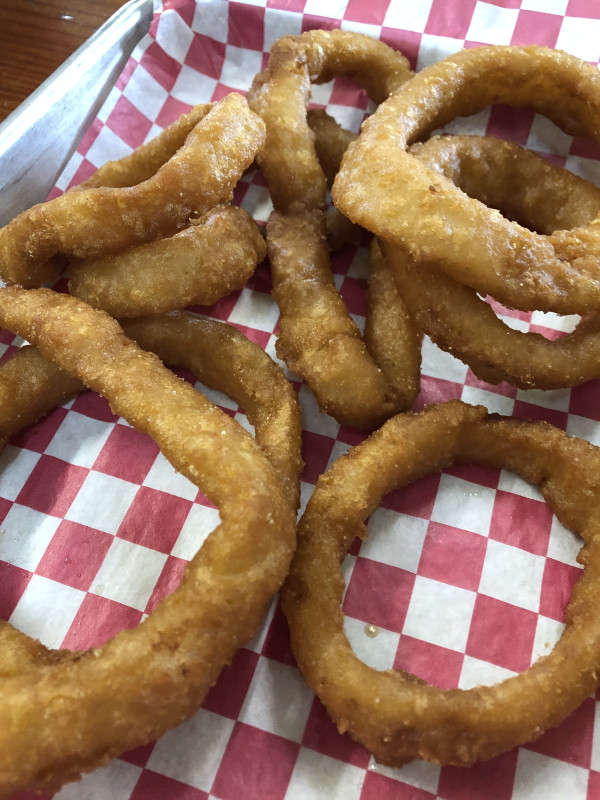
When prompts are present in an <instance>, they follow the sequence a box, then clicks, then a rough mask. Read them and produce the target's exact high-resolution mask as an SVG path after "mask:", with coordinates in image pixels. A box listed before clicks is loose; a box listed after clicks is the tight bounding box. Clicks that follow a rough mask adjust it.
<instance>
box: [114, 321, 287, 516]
mask: <svg viewBox="0 0 600 800" xmlns="http://www.w3.org/2000/svg"><path fill="white" fill-rule="evenodd" d="M123 327H124V330H125V333H126V334H127V335H128V336H129V337H130V338H131V339H133V340H134V341H136V342H137V343H138V344H139V345H140V347H142V348H143V349H144V350H151V351H152V352H153V353H156V354H157V355H158V356H159V358H160V359H161V360H162V361H163V362H164V363H165V364H168V365H169V366H177V367H185V368H186V369H189V370H190V372H192V373H193V374H194V375H195V376H196V378H197V379H198V380H199V381H200V382H201V383H204V384H206V385H207V386H209V387H210V388H211V389H218V390H219V391H221V392H224V393H225V394H226V395H228V396H229V397H231V398H233V399H234V400H235V401H236V403H237V404H238V405H239V406H241V407H242V408H243V409H244V411H245V412H246V416H247V417H248V420H249V422H250V424H251V425H253V426H254V431H255V435H256V441H257V442H258V444H259V445H260V448H261V450H262V451H263V453H264V454H265V455H266V456H267V458H268V459H269V461H270V462H271V464H272V466H273V467H274V469H275V471H276V473H277V475H278V476H279V479H280V481H281V484H282V491H283V493H284V495H285V496H286V497H287V498H288V499H289V502H290V504H291V505H292V506H293V507H294V508H297V507H298V505H299V502H300V480H299V478H300V472H301V470H302V466H303V462H302V458H301V456H300V444H301V441H300V437H301V433H302V421H301V419H300V406H299V405H298V400H297V397H296V392H295V391H294V388H293V386H292V384H291V383H290V382H289V381H288V380H287V379H286V377H285V375H284V374H283V372H282V370H281V369H280V368H279V367H278V366H277V364H276V363H275V362H274V361H273V360H272V359H271V358H269V356H268V355H267V354H266V353H265V352H264V350H262V349H261V348H260V347H259V346H258V345H257V344H254V342H251V341H250V340H249V339H248V338H246V336H244V334H243V333H241V332H240V331H238V330H237V329H236V328H234V327H233V326H232V325H227V324H225V323H224V322H216V321H215V320H208V319H199V318H197V317H193V316H191V315H190V314H187V313H186V312H184V311H174V312H173V313H171V314H165V315H161V316H157V317H147V318H145V319H136V320H131V321H127V322H124V323H123Z"/></svg>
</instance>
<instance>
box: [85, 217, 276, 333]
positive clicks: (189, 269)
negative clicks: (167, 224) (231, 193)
mask: <svg viewBox="0 0 600 800" xmlns="http://www.w3.org/2000/svg"><path fill="white" fill-rule="evenodd" d="M265 255H266V246H265V242H264V239H263V237H262V236H261V235H260V232H259V230H258V227H257V226H256V223H255V222H254V220H253V219H252V217H251V216H250V215H249V214H248V213H247V212H246V211H244V210H243V209H241V208H238V207H236V206H229V205H220V206H217V207H216V208H213V209H211V210H210V211H208V212H207V213H206V214H204V216H202V217H200V219H197V220H192V224H191V225H190V226H189V227H188V228H185V230H183V231H180V233H177V234H175V235H174V236H171V237H170V238H168V239H160V240H159V241H157V242H149V243H147V244H142V245H138V246H137V247H132V248H130V249H129V250H125V251H124V252H123V253H117V254H116V255H111V256H105V257H104V258H100V259H97V260H86V261H83V262H81V263H79V264H73V265H71V268H70V271H71V277H70V279H69V291H70V293H71V294H73V295H75V296H76V297H79V298H81V299H82V300H85V301H86V303H89V304H90V305H92V306H94V308H101V309H102V310H104V311H108V313H109V314H111V315H112V316H113V317H119V318H120V317H123V318H125V317H139V316H145V315H148V314H160V313H164V312H167V311H173V310H175V309H178V308H183V307H184V306H189V305H203V306H210V305H212V304H213V303H215V302H216V301H217V300H219V299H220V298H221V297H224V296H225V295H227V294H231V292H233V291H235V290H236V289H241V288H242V287H243V286H244V284H245V283H246V281H247V280H248V278H249V277H250V276H251V275H252V273H253V272H254V270H255V269H256V265H257V263H260V262H261V261H262V260H263V259H264V257H265Z"/></svg>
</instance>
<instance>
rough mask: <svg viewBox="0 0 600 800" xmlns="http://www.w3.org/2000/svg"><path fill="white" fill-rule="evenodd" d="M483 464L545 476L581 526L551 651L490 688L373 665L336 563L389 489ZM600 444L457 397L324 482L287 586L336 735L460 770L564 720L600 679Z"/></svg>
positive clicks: (297, 646)
mask: <svg viewBox="0 0 600 800" xmlns="http://www.w3.org/2000/svg"><path fill="white" fill-rule="evenodd" d="M453 463H480V464H483V465H486V466H492V467H496V468H498V467H500V468H504V469H509V470H512V471H514V472H516V473H518V474H519V475H520V476H521V477H522V478H524V479H525V480H526V481H529V482H530V483H533V484H538V485H539V486H540V488H541V491H542V493H543V494H544V497H545V499H546V501H547V502H548V503H549V505H550V506H551V508H552V509H553V511H554V512H555V513H556V514H557V516H558V517H559V519H560V520H561V521H562V522H563V523H564V524H565V525H567V526H568V527H569V528H571V529H573V530H575V531H577V532H580V533H581V536H582V538H583V541H584V546H583V550H582V552H581V553H580V556H579V560H580V561H581V562H582V563H583V564H584V567H585V568H584V571H583V573H582V575H581V578H580V579H579V581H578V583H577V584H576V586H575V588H574V590H573V592H572V595H571V600H570V603H569V606H568V608H567V610H566V613H565V623H566V627H565V630H564V632H563V634H562V637H561V638H560V640H559V641H558V643H557V644H556V645H555V647H554V649H553V651H552V652H551V653H550V654H549V655H547V656H545V657H543V658H540V659H539V660H538V661H537V662H535V663H534V664H533V665H532V666H531V667H530V668H529V669H528V670H526V671H525V672H524V673H522V674H520V675H517V676H515V677H512V678H509V679H508V680H505V681H503V682H502V683H499V684H497V685H494V686H478V687H476V688H473V689H469V690H461V689H451V690H443V689H439V688H437V687H435V686H431V685H419V684H417V683H416V682H414V680H411V679H410V676H406V675H403V674H401V673H399V672H395V671H394V670H386V671H383V672H379V671H376V670H374V669H372V668H371V667H368V666H366V665H365V664H364V663H363V662H361V661H360V660H359V659H358V658H357V657H356V656H355V655H354V653H353V652H352V649H351V647H350V643H349V642H348V640H347V638H346V636H345V634H344V631H343V614H342V609H341V601H342V596H343V592H344V579H343V577H342V574H341V572H340V562H341V560H342V559H343V557H344V554H345V553H346V552H347V550H348V548H349V547H350V545H351V544H352V542H353V541H354V538H355V537H356V536H360V537H364V536H365V533H366V531H365V525H364V520H365V519H366V517H368V516H369V514H371V513H372V512H373V511H374V510H375V509H376V508H377V506H378V504H379V501H380V499H381V497H382V495H384V494H386V493H387V492H389V491H391V490H392V489H394V488H396V487H401V486H406V485H407V484H409V483H410V482H412V481H414V480H416V479H418V478H420V477H422V476H424V475H427V474H430V473H432V472H436V471H438V470H440V469H443V468H445V467H448V466H450V465H452V464H453ZM599 474H600V449H599V448H597V447H594V446H592V445H591V444H589V442H586V441H583V440H580V439H575V438H569V437H567V436H566V435H565V434H564V433H563V432H562V431H560V430H558V429H556V428H554V427H553V426H551V425H549V424H547V423H545V422H528V421H525V420H517V419H510V418H502V417H496V416H488V415H487V412H486V409H485V408H483V407H482V406H479V407H473V406H468V405H465V404H464V403H461V402H458V401H452V402H450V403H445V404H442V405H437V406H435V405H433V406H429V407H428V408H427V409H426V410H425V411H424V412H422V413H421V414H410V413H409V414H401V415H398V416H396V417H394V418H393V419H391V420H389V422H387V423H386V424H385V425H384V426H383V427H382V428H381V429H380V430H378V431H377V432H376V433H374V434H373V435H372V436H371V437H370V438H369V439H367V440H366V441H365V442H363V443H362V444H360V445H358V446H357V447H355V448H353V449H352V450H351V451H349V453H348V454H346V455H344V456H342V457H341V458H340V459H338V461H336V462H335V464H334V465H333V467H332V468H331V469H330V470H329V472H327V473H326V474H325V475H322V476H321V477H320V478H319V481H318V483H317V487H316V489H315V492H314V494H313V495H312V498H311V499H310V501H309V503H308V505H307V508H306V511H305V513H304V516H303V517H302V520H301V522H300V525H299V529H298V549H297V552H296V555H295V556H294V559H293V562H292V567H291V571H290V575H289V577H288V579H287V581H286V584H285V586H284V590H283V607H284V611H285V613H286V616H287V618H288V621H289V624H290V630H291V634H292V646H293V650H294V653H295V655H296V658H297V660H298V664H299V666H300V669H301V670H302V673H303V674H304V677H305V678H306V680H307V682H308V683H309V685H310V686H311V687H312V688H313V689H314V691H315V692H316V693H317V694H318V696H319V697H320V698H321V700H322V701H323V703H324V704H325V706H326V707H327V709H328V711H329V713H330V715H331V716H332V717H333V719H334V720H335V721H336V723H337V725H338V728H339V730H340V731H342V732H343V731H348V732H349V733H350V734H351V735H352V736H353V737H354V738H356V739H358V740H359V741H361V742H362V743H363V744H364V745H365V746H366V747H368V748H369V750H371V752H372V753H373V754H374V755H375V757H376V758H377V760H378V761H381V762H382V763H384V764H389V765H398V764H402V763H404V762H405V760H406V759H412V758H422V759H426V760H429V761H433V762H435V763H440V764H456V765H460V766H465V765H468V764H471V763H473V762H475V761H479V760H483V759H487V758H491V757H493V756H495V755H497V754H498V753H501V752H503V751H504V750H508V749H510V748H512V747H514V746H515V745H518V744H521V743H524V742H528V741H532V740H533V739H536V738H537V737H538V736H540V735H541V734H542V732H543V731H545V730H546V729H547V728H549V727H552V726H554V725H557V724H558V723H559V722H561V721H562V720H563V719H564V718H565V717H566V716H567V715H568V714H569V713H570V712H571V711H573V709H575V708H577V706H578V705H580V703H582V702H583V700H585V698H586V697H587V696H588V695H589V694H590V693H591V692H593V691H594V689H595V688H596V687H597V686H598V682H599V680H600V673H599V671H598V663H599V660H600V616H599V615H598V613H597V605H598V602H599V601H600V548H599V547H598V541H599V538H598V535H599V526H600V518H599V512H598V509H599V508H600V504H599V502H598V501H599V497H600V485H599V481H598V475H599Z"/></svg>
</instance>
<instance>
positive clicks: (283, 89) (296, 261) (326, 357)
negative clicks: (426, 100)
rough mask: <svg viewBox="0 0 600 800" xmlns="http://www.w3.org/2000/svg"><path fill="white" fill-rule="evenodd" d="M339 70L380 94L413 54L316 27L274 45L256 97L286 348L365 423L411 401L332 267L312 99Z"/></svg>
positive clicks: (311, 379) (335, 407) (338, 414)
mask: <svg viewBox="0 0 600 800" xmlns="http://www.w3.org/2000/svg"><path fill="white" fill-rule="evenodd" d="M339 74H343V75H347V76H350V77H352V78H355V79H356V80H358V81H359V82H360V83H362V84H363V85H364V86H365V87H366V88H367V91H368V92H369V95H370V96H371V97H372V98H373V99H375V100H376V101H380V100H382V99H383V98H385V97H387V96H388V95H389V93H390V92H391V91H393V90H394V89H395V88H397V87H398V86H399V85H401V84H402V83H403V82H404V81H406V80H408V79H409V78H410V77H411V75H412V73H411V72H410V70H409V68H408V62H407V61H406V59H405V58H404V57H403V56H401V55H400V54H399V53H396V52H394V51H393V50H391V48H389V47H387V46H386V45H385V44H383V43H382V42H379V41H377V40H374V39H371V38H370V37H367V36H362V35H360V34H352V33H349V32H346V31H309V32H307V33H305V34H302V36H299V37H291V36H286V37H283V38H282V39H280V40H278V41H277V42H276V43H275V44H274V45H273V47H272V49H271V54H270V57H269V64H268V67H267V69H266V71H265V72H263V73H261V74H260V75H258V76H257V77H256V78H255V79H254V83H253V85H252V88H251V90H250V93H249V103H250V107H251V108H252V109H253V110H254V111H256V112H257V113H258V114H260V115H261V116H262V117H263V119H264V121H265V123H266V129H267V135H266V136H267V138H266V142H265V147H264V148H263V150H262V151H261V153H260V154H259V156H258V161H259V164H260V166H261V167H262V169H263V170H264V172H265V175H266V177H267V182H268V185H269V190H270V192H271V196H272V198H273V204H274V206H275V211H274V213H273V214H272V215H271V218H270V220H269V222H268V224H267V251H268V254H269V259H270V262H271V271H272V277H273V296H274V297H275V299H276V301H277V304H278V305H279V309H280V314H281V316H280V331H279V338H278V341H277V353H278V355H279V356H280V357H281V358H282V359H283V360H284V361H285V362H286V363H287V364H288V365H289V366H290V368H291V369H293V370H294V371H295V372H297V373H298V374H299V375H301V376H302V378H304V380H305V381H306V383H307V384H308V386H309V387H310V388H311V389H312V391H313V392H314V394H315V397H316V398H317V401H318V403H319V406H320V407H321V409H322V410H323V411H324V412H326V413H328V414H331V415H332V416H333V417H334V418H335V419H336V420H338V422H341V423H344V424H347V425H351V426H353V427H356V428H359V429H363V430H364V429H372V428H373V427H375V426H376V425H378V424H380V423H381V421H382V420H383V419H386V418H387V417H389V416H390V415H391V414H392V413H394V412H395V411H399V410H400V409H401V408H403V407H406V406H405V398H400V397H398V395H397V393H396V391H395V389H394V387H393V386H391V385H390V384H389V383H388V381H387V380H386V378H385V376H384V374H383V373H382V372H381V370H380V369H379V367H378V366H377V365H376V364H375V362H374V360H373V359H372V357H371V355H370V354H369V352H368V350H367V348H366V346H365V343H364V341H363V340H362V338H361V336H360V332H359V330H358V328H357V326H356V324H355V323H354V321H353V320H352V319H351V317H350V315H349V314H348V312H347V310H346V308H345V306H344V304H343V302H342V300H341V298H340V296H339V293H338V291H337V289H336V286H335V283H334V281H333V276H332V274H331V267H330V262H329V252H328V249H327V246H326V242H325V239H326V223H325V212H324V207H325V199H326V178H325V174H324V172H323V170H322V168H321V166H320V164H319V160H318V158H317V154H316V152H315V147H314V134H313V133H312V131H311V129H310V127H309V125H308V122H307V116H306V107H307V104H308V96H309V91H310V84H311V81H312V82H316V83H320V82H324V81H328V80H330V79H331V78H332V77H333V76H334V75H339ZM413 399H414V398H413Z"/></svg>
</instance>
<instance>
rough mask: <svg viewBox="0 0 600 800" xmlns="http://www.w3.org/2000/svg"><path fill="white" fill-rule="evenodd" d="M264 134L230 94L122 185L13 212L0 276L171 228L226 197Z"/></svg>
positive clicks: (93, 254) (49, 274) (25, 279)
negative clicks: (146, 170)
mask: <svg viewBox="0 0 600 800" xmlns="http://www.w3.org/2000/svg"><path fill="white" fill-rule="evenodd" d="M263 141H264V125H263V123H262V121H261V120H260V119H259V118H258V117H257V116H256V115H255V114H253V113H252V112H251V111H250V110H249V109H248V106H247V103H246V101H245V99H244V98H243V97H241V96H240V95H239V94H235V93H232V94H229V95H227V97H225V98H224V99H223V100H221V101H220V102H219V103H217V104H216V105H215V106H214V107H213V108H212V110H211V111H210V112H209V113H208V114H207V115H206V116H205V117H204V118H203V119H202V120H201V121H200V122H199V123H198V124H197V125H196V127H195V128H193V130H192V131H191V133H190V134H189V136H188V137H187V139H186V142H185V144H184V146H183V147H181V148H180V149H179V150H178V151H177V152H176V153H175V155H174V156H173V157H172V158H171V159H169V160H168V161H167V162H166V163H165V164H164V165H163V166H162V167H161V168H160V169H159V170H158V172H156V173H155V174H154V175H153V176H152V177H151V178H149V179H148V180H146V181H144V182H143V183H140V184H137V185H136V186H131V187H125V188H117V189H115V188H110V187H99V188H93V189H88V190H86V191H82V192H67V193H66V194H65V195H62V196H61V197H57V198H55V199H54V200H51V201H50V202H47V203H41V204H39V205H36V206H33V208H30V209H29V210H28V211H24V212H23V213H22V214H19V215H18V216H17V217H15V219H13V220H12V221H11V222H9V224H8V225H6V226H5V227H4V228H2V229H1V230H0V276H1V277H2V279H3V280H4V281H5V282H6V283H9V284H13V283H16V284H20V285H22V286H25V287H31V286H39V285H40V283H43V282H45V281H48V280H52V279H54V278H56V277H57V275H58V273H59V271H60V269H59V267H58V266H56V265H54V264H53V262H52V261H51V260H50V259H52V258H53V257H54V256H56V255H58V254H60V255H67V256H74V257H76V258H97V257H99V256H104V255H108V254H112V253H118V252H120V251H121V250H123V249H125V248H127V247H132V246H133V245H136V244H141V243H143V242H148V241H152V240H154V239H157V238H160V237H164V236H170V235H172V234H173V233H175V232H176V231H177V230H179V229H181V228H182V227H184V226H185V225H187V224H188V220H189V218H190V216H194V215H200V214H204V213H205V212H206V211H208V210H209V209H210V208H212V207H213V206H215V205H217V204H218V203H220V202H223V201H228V200H231V198H232V196H233V189H234V187H235V185H236V183H237V182H238V180H239V178H240V176H241V174H242V173H243V171H244V170H245V169H246V167H248V166H249V165H250V164H251V163H252V161H253V160H254V156H255V155H256V153H257V151H258V150H259V148H260V147H261V146H262V144H263Z"/></svg>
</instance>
